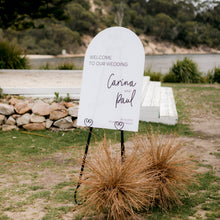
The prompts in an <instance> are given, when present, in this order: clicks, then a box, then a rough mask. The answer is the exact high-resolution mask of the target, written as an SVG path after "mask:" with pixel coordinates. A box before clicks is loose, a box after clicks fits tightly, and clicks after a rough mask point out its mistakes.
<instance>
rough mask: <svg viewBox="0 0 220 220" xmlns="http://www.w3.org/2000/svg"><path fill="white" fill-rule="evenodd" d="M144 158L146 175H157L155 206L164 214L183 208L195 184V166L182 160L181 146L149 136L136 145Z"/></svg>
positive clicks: (148, 134) (178, 143) (164, 139)
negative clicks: (176, 208) (174, 207)
mask: <svg viewBox="0 0 220 220" xmlns="http://www.w3.org/2000/svg"><path fill="white" fill-rule="evenodd" d="M135 143H136V145H138V146H139V148H140V152H141V154H142V155H143V157H144V158H145V161H146V162H145V163H143V166H144V167H145V172H147V173H149V172H152V173H153V174H154V175H153V176H154V180H153V182H154V186H155V190H154V193H155V194H154V195H153V197H155V205H157V206H159V207H160V208H161V209H163V210H167V209H169V208H172V206H178V205H181V204H182V203H181V196H182V195H184V194H187V192H188V191H187V187H188V185H189V184H190V183H192V179H193V178H192V174H193V166H192V162H191V161H190V160H189V158H187V157H186V156H183V155H184V154H183V152H182V150H181V147H182V145H181V143H180V142H179V141H177V140H176V139H175V137H173V136H170V137H165V136H160V135H159V134H158V133H157V134H153V131H152V130H151V133H147V138H146V137H138V138H137V139H136V141H135Z"/></svg>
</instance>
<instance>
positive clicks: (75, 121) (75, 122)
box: [73, 119, 78, 128]
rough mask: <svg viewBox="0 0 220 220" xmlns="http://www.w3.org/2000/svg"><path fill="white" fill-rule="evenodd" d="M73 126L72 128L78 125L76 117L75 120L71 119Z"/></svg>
mask: <svg viewBox="0 0 220 220" xmlns="http://www.w3.org/2000/svg"><path fill="white" fill-rule="evenodd" d="M73 127H74V128H77V127H78V125H77V119H75V120H74V121H73Z"/></svg>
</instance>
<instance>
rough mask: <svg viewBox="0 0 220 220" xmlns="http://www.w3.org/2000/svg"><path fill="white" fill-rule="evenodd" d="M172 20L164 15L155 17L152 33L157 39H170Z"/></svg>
mask: <svg viewBox="0 0 220 220" xmlns="http://www.w3.org/2000/svg"><path fill="white" fill-rule="evenodd" d="M174 25H175V22H174V20H173V19H172V18H171V17H169V16H168V15H166V14H164V13H159V14H157V15H156V17H155V25H154V33H155V34H156V35H157V37H158V38H159V39H168V40H171V39H172V29H173V27H174Z"/></svg>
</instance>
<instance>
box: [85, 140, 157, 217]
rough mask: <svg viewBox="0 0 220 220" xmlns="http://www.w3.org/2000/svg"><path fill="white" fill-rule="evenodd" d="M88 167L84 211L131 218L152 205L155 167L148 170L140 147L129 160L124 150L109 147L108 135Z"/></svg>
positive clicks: (129, 156) (88, 163)
mask: <svg viewBox="0 0 220 220" xmlns="http://www.w3.org/2000/svg"><path fill="white" fill-rule="evenodd" d="M86 166H87V168H88V171H87V172H86V178H85V179H84V180H82V184H83V186H84V188H83V189H82V191H81V196H82V197H84V198H86V201H85V203H84V205H83V206H82V207H81V211H87V213H88V210H91V209H94V210H95V211H96V212H97V213H103V212H105V211H107V213H108V214H107V218H108V219H111V218H113V219H117V220H118V219H122V220H123V219H127V216H129V215H131V216H134V215H135V212H134V210H137V211H140V210H141V209H143V208H146V207H149V206H150V205H151V203H152V201H153V197H152V195H153V193H152V191H153V190H154V178H153V176H152V171H150V170H149V171H146V170H145V172H144V167H143V161H141V160H140V158H139V157H138V148H137V147H136V148H135V149H134V150H133V151H132V153H131V154H130V155H127V156H126V159H125V161H124V162H123V163H122V162H121V157H120V154H116V153H113V152H110V151H109V150H108V149H107V141H106V139H104V141H103V144H102V145H101V147H100V149H99V152H98V153H96V154H95V155H93V156H92V159H90V160H88V161H87V163H86Z"/></svg>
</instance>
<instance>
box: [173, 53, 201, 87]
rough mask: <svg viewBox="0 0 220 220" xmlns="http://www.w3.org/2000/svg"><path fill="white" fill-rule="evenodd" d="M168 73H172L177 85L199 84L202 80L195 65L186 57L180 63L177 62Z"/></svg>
mask: <svg viewBox="0 0 220 220" xmlns="http://www.w3.org/2000/svg"><path fill="white" fill-rule="evenodd" d="M169 73H170V74H172V73H173V74H174V75H175V76H176V82H179V83H180V82H182V83H199V82H201V78H202V77H201V73H200V72H199V70H198V67H197V64H196V63H194V62H193V61H192V60H191V59H189V58H187V57H185V58H184V59H183V60H182V61H180V60H178V61H177V62H176V64H174V65H173V66H172V68H171V70H170V72H169Z"/></svg>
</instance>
